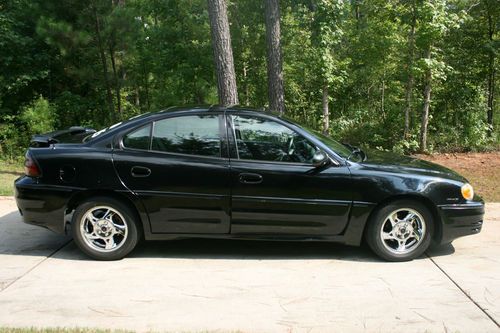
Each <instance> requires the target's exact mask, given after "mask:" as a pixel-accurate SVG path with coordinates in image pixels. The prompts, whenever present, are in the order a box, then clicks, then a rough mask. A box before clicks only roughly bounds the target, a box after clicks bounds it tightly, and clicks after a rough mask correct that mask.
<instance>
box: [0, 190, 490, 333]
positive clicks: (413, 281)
mask: <svg viewBox="0 0 500 333" xmlns="http://www.w3.org/2000/svg"><path fill="white" fill-rule="evenodd" d="M499 235H500V204H488V205H487V218H486V222H485V226H484V228H483V232H482V233H481V234H479V235H476V236H471V237H466V238H462V239H459V240H457V241H455V242H454V248H453V247H450V248H447V249H445V250H442V251H440V252H434V253H429V254H428V255H427V256H424V257H422V258H420V259H418V260H415V261H413V262H408V263H386V262H381V261H379V260H378V259H377V258H375V257H374V256H373V255H372V254H371V253H370V251H369V250H368V249H366V248H354V247H347V246H342V245H335V244H321V243H271V242H244V241H213V240H184V241H172V242H149V243H145V244H142V245H140V246H139V248H138V249H136V250H135V251H134V252H133V254H132V255H131V256H129V257H128V258H126V259H124V260H121V261H117V262H97V261H92V260H89V259H87V258H86V257H85V256H83V255H82V254H81V253H80V252H79V251H78V249H77V248H76V247H75V245H74V243H73V242H72V241H71V240H70V239H68V238H65V237H61V236H58V235H55V234H53V233H51V232H49V231H46V230H43V229H40V228H36V227H32V226H28V225H25V224H23V223H21V217H20V216H19V213H18V212H17V209H16V206H15V202H14V201H13V200H12V199H11V198H3V199H0V326H9V327H31V326H35V327H77V326H78V327H96V328H110V329H128V330H136V331H149V330H154V331H167V330H168V331H184V332H187V331H215V330H218V331H236V330H239V331H243V332H271V331H274V332H347V331H349V332H481V333H483V332H500V328H499V325H498V324H499V323H500V238H499Z"/></svg>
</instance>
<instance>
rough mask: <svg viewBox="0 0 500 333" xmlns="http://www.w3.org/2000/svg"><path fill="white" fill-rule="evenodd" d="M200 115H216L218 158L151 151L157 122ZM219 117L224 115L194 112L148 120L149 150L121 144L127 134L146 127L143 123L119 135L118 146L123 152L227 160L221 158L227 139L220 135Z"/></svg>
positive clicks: (220, 113)
mask: <svg viewBox="0 0 500 333" xmlns="http://www.w3.org/2000/svg"><path fill="white" fill-rule="evenodd" d="M200 115H201V116H203V115H216V116H217V119H218V124H217V127H218V132H219V140H220V144H221V146H220V151H219V156H208V155H198V154H184V153H174V152H167V151H161V150H154V149H153V129H154V127H155V123H156V122H157V121H162V120H166V119H171V118H179V117H189V116H200ZM221 117H222V119H223V120H225V117H224V113H222V112H217V113H215V112H213V113H208V114H207V113H206V112H196V113H183V114H172V115H168V116H165V117H162V118H159V119H153V120H149V125H151V127H150V131H149V149H139V148H130V147H126V146H125V145H124V144H123V138H124V137H125V136H126V135H127V134H130V133H132V132H134V131H136V130H139V129H140V128H142V127H146V126H147V124H144V123H143V124H140V125H138V126H135V127H134V128H132V129H130V130H128V131H126V132H124V133H123V134H121V135H120V139H119V144H118V145H119V147H120V149H121V150H123V151H136V152H147V153H161V154H169V155H176V156H193V157H197V158H199V157H205V158H210V159H220V160H228V159H229V156H227V157H224V156H222V150H223V140H226V142H228V139H227V137H225V136H224V135H223V133H222V129H221V121H220V119H221ZM226 145H227V144H226ZM228 153H229V152H228Z"/></svg>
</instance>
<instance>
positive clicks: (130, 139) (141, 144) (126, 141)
mask: <svg viewBox="0 0 500 333" xmlns="http://www.w3.org/2000/svg"><path fill="white" fill-rule="evenodd" d="M150 135H151V124H149V125H146V126H144V127H141V128H139V129H138V130H136V131H133V132H131V133H129V134H127V135H125V136H124V137H123V146H124V147H126V148H133V149H144V150H148V149H149V144H150V142H151V137H150Z"/></svg>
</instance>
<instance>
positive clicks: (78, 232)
mask: <svg viewBox="0 0 500 333" xmlns="http://www.w3.org/2000/svg"><path fill="white" fill-rule="evenodd" d="M99 207H109V208H111V209H112V210H113V211H116V212H117V214H116V216H117V217H116V218H117V219H118V221H119V223H120V226H122V225H123V226H126V228H125V229H124V230H126V232H123V231H122V232H123V234H124V235H121V234H116V236H112V237H113V239H114V240H115V239H117V238H118V240H119V241H120V243H119V244H120V245H119V246H118V244H117V248H116V249H115V250H113V249H112V248H110V249H108V250H106V249H97V248H98V247H99V246H100V244H101V243H102V246H105V244H106V241H103V240H100V239H98V240H95V241H91V240H88V239H86V237H85V235H84V233H86V230H83V229H85V225H86V224H89V222H85V219H84V215H86V214H87V213H88V212H89V211H93V212H97V214H99ZM92 209H95V210H92ZM105 209H106V208H102V210H105ZM116 218H114V219H116ZM122 220H123V221H122ZM87 221H88V220H87ZM137 223H138V220H137V217H136V214H135V212H134V211H133V210H131V209H130V208H129V207H127V206H126V205H125V204H123V203H122V202H121V201H119V200H116V199H113V198H107V197H95V198H91V199H89V200H86V201H84V202H82V203H81V204H80V205H78V207H77V208H76V210H75V212H74V214H73V219H72V223H71V232H72V234H73V239H74V241H75V243H76V245H77V246H78V247H79V248H80V250H81V251H82V252H83V253H85V254H86V255H88V256H89V257H91V258H93V259H96V260H119V259H122V258H123V257H125V256H126V255H127V254H129V253H130V252H131V251H132V250H133V249H134V248H135V246H136V245H137V243H138V241H139V239H140V235H141V229H140V228H138V224H137ZM82 224H83V225H84V226H82ZM82 228H83V229H82ZM90 228H91V229H93V226H91V227H90ZM114 230H119V229H116V228H115V229H114ZM109 238H111V237H108V239H109ZM114 240H113V242H114Z"/></svg>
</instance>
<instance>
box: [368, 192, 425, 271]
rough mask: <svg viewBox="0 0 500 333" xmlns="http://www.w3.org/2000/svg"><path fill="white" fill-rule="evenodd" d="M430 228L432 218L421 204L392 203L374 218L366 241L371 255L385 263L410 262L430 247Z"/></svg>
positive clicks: (379, 211) (411, 202)
mask: <svg viewBox="0 0 500 333" xmlns="http://www.w3.org/2000/svg"><path fill="white" fill-rule="evenodd" d="M433 226H434V225H433V219H432V214H431V213H430V211H429V209H427V207H425V206H424V205H423V204H421V203H419V202H415V201H409V200H399V201H394V202H391V203H389V204H387V205H385V206H383V207H382V208H380V209H379V210H378V211H377V212H376V213H375V214H374V215H373V217H372V219H371V221H370V224H369V225H368V227H367V230H366V240H367V242H368V245H369V246H370V248H371V249H372V250H373V252H375V253H376V254H377V255H378V256H379V257H381V258H383V259H385V260H388V261H407V260H412V259H415V258H417V257H419V256H420V255H422V254H423V253H424V252H425V250H427V248H428V247H429V245H430V242H431V235H432V232H433Z"/></svg>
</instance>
